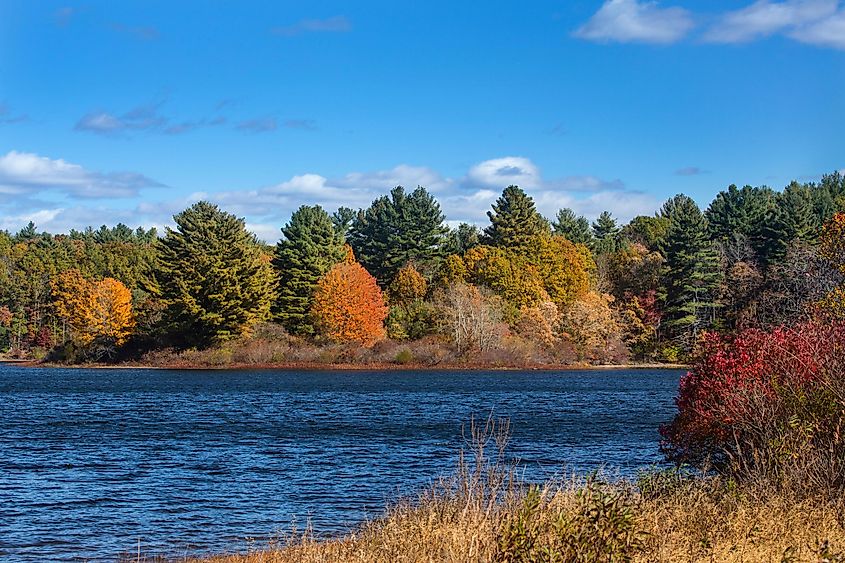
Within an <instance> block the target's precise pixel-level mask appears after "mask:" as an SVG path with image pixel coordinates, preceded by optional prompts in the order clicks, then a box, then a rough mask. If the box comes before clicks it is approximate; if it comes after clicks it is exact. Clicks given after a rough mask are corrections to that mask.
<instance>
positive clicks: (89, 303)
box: [52, 269, 135, 345]
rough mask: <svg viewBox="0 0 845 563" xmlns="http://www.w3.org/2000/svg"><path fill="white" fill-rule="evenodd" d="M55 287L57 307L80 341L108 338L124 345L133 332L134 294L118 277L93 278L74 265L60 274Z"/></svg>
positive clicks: (72, 333)
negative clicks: (87, 277)
mask: <svg viewBox="0 0 845 563" xmlns="http://www.w3.org/2000/svg"><path fill="white" fill-rule="evenodd" d="M52 289H53V299H54V303H55V307H56V311H57V312H58V315H59V317H60V318H61V319H63V320H64V321H65V323H67V326H68V327H69V328H70V331H71V336H72V338H73V340H74V341H76V342H78V343H79V344H82V345H87V344H90V343H91V342H93V341H94V340H95V339H97V338H105V339H108V340H110V341H112V342H114V344H116V345H121V344H123V343H124V342H126V340H127V339H128V338H129V335H130V334H131V333H132V329H133V328H134V326H135V318H134V315H133V313H132V295H131V294H130V293H129V290H128V289H127V288H126V286H125V285H123V284H122V283H121V282H119V281H118V280H116V279H113V278H105V279H103V280H101V281H90V280H88V279H86V278H84V277H83V276H82V274H81V273H80V272H79V270H75V269H71V270H67V271H65V272H62V273H61V274H59V275H58V276H57V278H56V280H55V282H54V283H53V288H52Z"/></svg>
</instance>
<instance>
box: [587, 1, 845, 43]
mask: <svg viewBox="0 0 845 563" xmlns="http://www.w3.org/2000/svg"><path fill="white" fill-rule="evenodd" d="M700 19H701V20H705V19H710V20H711V21H712V23H711V24H710V25H709V26H707V28H706V29H704V30H703V32H702V33H701V34H700V35H699V36H698V38H699V39H701V41H703V42H704V43H722V44H737V43H748V42H752V41H757V40H760V39H764V38H766V37H771V36H775V35H781V36H784V37H788V38H790V39H793V40H795V41H799V42H802V43H807V44H811V45H816V46H819V47H828V48H834V49H845V6H843V2H842V0H781V1H773V0H755V1H754V2H753V3H751V4H749V5H747V6H745V7H743V8H740V9H738V10H733V11H728V12H723V13H720V14H717V15H716V16H715V17H712V18H700ZM695 27H696V17H695V15H694V14H693V13H692V12H690V11H688V10H685V9H683V8H680V7H668V6H667V7H663V5H662V4H659V3H658V2H657V1H654V0H606V1H605V2H604V4H603V5H602V6H601V8H600V9H599V11H598V12H596V14H595V15H593V17H592V18H590V20H589V21H587V23H585V24H584V25H583V26H581V27H580V28H578V29H577V30H576V31H575V32H574V33H573V36H575V37H578V38H580V39H586V40H589V41H595V42H603V43H610V42H617V43H635V42H639V43H656V44H670V43H676V42H678V41H680V40H682V39H684V38H686V37H689V36H690V34H691V32H692V31H693V29H694V28H695Z"/></svg>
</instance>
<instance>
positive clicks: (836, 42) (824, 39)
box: [789, 8, 845, 50]
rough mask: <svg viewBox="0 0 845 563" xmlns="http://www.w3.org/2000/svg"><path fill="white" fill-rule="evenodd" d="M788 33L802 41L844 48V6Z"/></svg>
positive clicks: (821, 45)
mask: <svg viewBox="0 0 845 563" xmlns="http://www.w3.org/2000/svg"><path fill="white" fill-rule="evenodd" d="M789 35H790V37H792V38H793V39H795V40H797V41H801V42H802V43H808V44H811V45H816V46H818V47H831V48H834V49H842V50H845V8H843V9H842V10H840V11H839V12H837V13H836V14H834V15H832V16H830V17H828V18H825V19H823V20H820V21H817V22H813V23H811V24H808V25H805V26H803V27H800V28H798V29H795V30H793V31H792V32H791V33H790V34H789Z"/></svg>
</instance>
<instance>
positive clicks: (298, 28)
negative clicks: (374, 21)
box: [272, 16, 352, 37]
mask: <svg viewBox="0 0 845 563" xmlns="http://www.w3.org/2000/svg"><path fill="white" fill-rule="evenodd" d="M351 30H352V23H351V22H350V21H349V20H348V19H347V18H346V17H345V16H333V17H330V18H326V19H305V20H300V21H298V22H296V23H295V24H293V25H288V26H282V27H274V28H273V30H272V31H273V33H274V34H276V35H281V36H283V37H294V36H296V35H302V34H304V33H345V32H347V31H351Z"/></svg>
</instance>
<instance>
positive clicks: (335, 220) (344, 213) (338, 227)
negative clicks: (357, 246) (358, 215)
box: [332, 207, 355, 240]
mask: <svg viewBox="0 0 845 563" xmlns="http://www.w3.org/2000/svg"><path fill="white" fill-rule="evenodd" d="M354 220H355V211H354V210H353V209H351V208H349V207H339V208H338V210H337V211H335V212H334V213H332V224H333V225H334V229H335V231H337V233H338V234H339V235H340V236H342V237H343V238H344V240H345V239H346V233H348V232H349V229H350V228H351V227H352V222H353V221H354Z"/></svg>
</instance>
